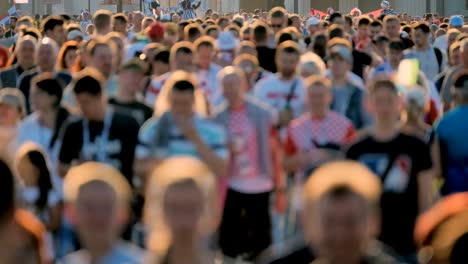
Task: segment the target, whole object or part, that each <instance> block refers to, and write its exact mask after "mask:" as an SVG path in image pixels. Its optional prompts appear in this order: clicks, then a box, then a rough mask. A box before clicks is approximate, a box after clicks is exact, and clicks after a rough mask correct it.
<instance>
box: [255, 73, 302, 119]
mask: <svg viewBox="0 0 468 264" xmlns="http://www.w3.org/2000/svg"><path fill="white" fill-rule="evenodd" d="M293 86H295V88H294V92H293V93H292V96H291V100H290V106H291V108H292V112H293V116H294V117H299V116H300V115H302V114H303V113H304V104H305V91H304V82H303V80H302V78H301V77H295V78H294V79H292V80H287V81H284V80H281V79H279V77H278V76H277V75H272V76H270V77H267V78H265V79H262V80H260V81H259V82H258V83H257V85H255V87H254V91H253V96H254V97H255V98H257V99H258V100H260V101H262V102H264V103H266V104H268V105H269V106H271V107H272V108H274V109H276V110H277V111H282V110H284V109H285V107H286V103H287V98H288V96H289V95H290V94H291V90H292V89H293V88H292V87H293Z"/></svg>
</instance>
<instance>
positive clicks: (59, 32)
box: [48, 25, 66, 46]
mask: <svg viewBox="0 0 468 264" xmlns="http://www.w3.org/2000/svg"><path fill="white" fill-rule="evenodd" d="M49 32H50V33H49V34H48V35H49V37H50V38H51V39H53V40H55V42H57V44H58V45H59V46H61V45H62V44H63V43H64V42H65V40H66V36H65V30H64V28H63V26H62V25H57V26H55V27H54V29H53V30H52V31H49Z"/></svg>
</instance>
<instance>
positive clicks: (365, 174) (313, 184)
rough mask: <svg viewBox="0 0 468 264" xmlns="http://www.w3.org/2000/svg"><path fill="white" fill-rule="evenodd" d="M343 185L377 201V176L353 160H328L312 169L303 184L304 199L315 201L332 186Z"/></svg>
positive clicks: (379, 190) (380, 190) (378, 189)
mask: <svg viewBox="0 0 468 264" xmlns="http://www.w3.org/2000/svg"><path fill="white" fill-rule="evenodd" d="M340 186H345V187H348V188H349V189H351V190H353V191H354V192H356V193H357V194H359V195H361V196H362V197H364V198H365V199H366V200H368V201H370V202H371V203H377V202H378V201H379V199H380V195H381V192H382V187H381V182H380V180H379V177H378V176H376V175H375V174H374V173H373V172H372V171H370V170H369V169H368V168H367V167H366V166H364V165H362V164H360V163H358V162H355V161H337V162H330V163H327V164H325V165H323V166H320V167H319V168H318V169H316V170H314V172H313V173H312V175H310V177H309V179H308V180H307V182H306V183H305V185H304V198H305V201H317V200H319V199H320V198H321V197H322V196H323V195H325V194H326V193H327V192H329V191H331V190H333V188H336V187H340Z"/></svg>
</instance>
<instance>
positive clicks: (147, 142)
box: [135, 118, 158, 159]
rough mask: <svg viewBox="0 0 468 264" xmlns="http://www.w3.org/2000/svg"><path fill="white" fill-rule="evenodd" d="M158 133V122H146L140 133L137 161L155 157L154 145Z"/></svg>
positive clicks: (153, 119) (136, 153) (136, 152)
mask: <svg viewBox="0 0 468 264" xmlns="http://www.w3.org/2000/svg"><path fill="white" fill-rule="evenodd" d="M157 131H158V122H157V121H156V119H155V118H151V119H149V120H148V121H146V123H145V124H143V126H142V127H141V128H140V131H139V133H138V144H137V147H136V151H135V157H136V158H137V159H145V158H149V157H151V156H152V155H153V151H152V145H153V142H154V139H155V138H156V133H157Z"/></svg>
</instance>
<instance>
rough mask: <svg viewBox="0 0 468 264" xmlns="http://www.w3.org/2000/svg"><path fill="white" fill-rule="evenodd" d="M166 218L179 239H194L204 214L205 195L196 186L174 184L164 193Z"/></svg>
mask: <svg viewBox="0 0 468 264" xmlns="http://www.w3.org/2000/svg"><path fill="white" fill-rule="evenodd" d="M163 210H164V218H165V220H166V222H167V224H168V226H169V229H170V230H171V232H172V234H173V235H174V236H175V237H177V238H178V239H183V238H187V239H193V235H195V232H196V231H197V226H199V222H200V220H201V217H202V215H203V195H202V193H201V192H200V190H198V189H197V188H196V187H194V186H172V187H169V188H168V189H167V191H166V193H165V195H164V202H163Z"/></svg>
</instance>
